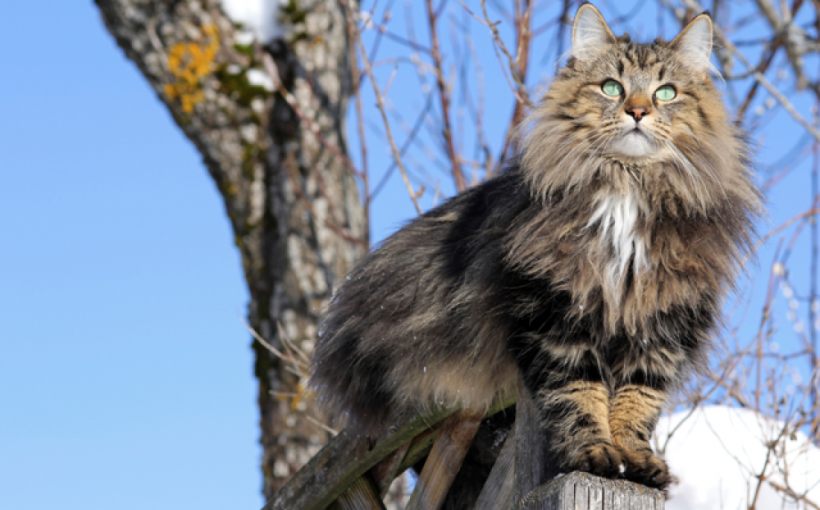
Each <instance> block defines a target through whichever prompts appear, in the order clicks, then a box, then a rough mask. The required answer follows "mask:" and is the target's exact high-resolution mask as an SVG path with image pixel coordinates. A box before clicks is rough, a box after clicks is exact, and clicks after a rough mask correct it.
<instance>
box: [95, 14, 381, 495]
mask: <svg viewBox="0 0 820 510" xmlns="http://www.w3.org/2000/svg"><path fill="white" fill-rule="evenodd" d="M96 3H97V5H98V6H99V8H100V10H101V12H102V16H103V19H104V21H105V24H106V26H107V27H108V29H109V31H110V32H111V33H112V34H113V35H114V37H115V38H116V40H117V43H118V44H119V45H120V47H121V48H122V49H123V50H124V51H125V53H126V55H127V56H128V57H129V58H130V59H131V60H133V61H134V62H135V63H136V64H137V66H138V67H139V69H140V70H141V71H142V73H143V74H144V75H145V77H146V78H147V80H148V82H149V83H150V84H151V86H152V87H153V88H154V90H155V91H156V92H157V94H158V96H159V98H160V100H162V101H163V102H164V103H165V104H166V105H167V107H168V109H169V111H170V112H171V114H172V115H173V117H174V119H175V120H176V122H177V124H178V125H179V126H180V128H181V129H182V130H183V131H184V132H185V134H186V135H187V136H188V138H189V139H190V140H191V141H192V142H193V143H194V144H195V145H196V147H197V148H198V149H199V151H200V153H201V154H202V157H203V159H204V161H205V164H206V166H207V168H208V171H209V172H210V174H211V176H212V177H213V179H214V181H215V182H216V185H217V187H218V189H219V191H220V193H221V195H222V197H223V199H224V203H225V208H226V210H227V213H228V216H229V217H230V220H231V224H232V226H233V230H234V234H235V242H236V245H237V247H238V248H239V250H240V252H241V254H242V264H243V267H244V270H245V277H246V279H247V282H248V287H249V289H250V296H251V302H250V306H249V312H248V319H249V322H250V324H251V326H252V327H253V328H254V329H255V330H256V331H257V332H258V333H259V334H260V335H261V336H262V337H263V338H264V339H266V340H267V341H268V342H269V343H270V344H271V345H272V346H273V347H274V348H276V349H277V350H279V351H281V352H284V353H285V354H286V355H288V356H290V357H292V358H293V359H294V360H300V359H302V358H304V356H302V355H300V354H298V353H295V350H291V349H298V350H300V351H301V353H303V354H305V355H306V354H309V353H310V352H311V351H312V349H313V343H314V339H315V337H316V335H317V328H318V320H319V317H320V314H321V313H322V311H323V309H324V308H325V306H326V304H327V301H328V299H329V297H330V294H331V289H332V286H333V284H334V282H335V281H336V280H337V279H338V278H340V277H342V276H343V275H345V274H346V273H347V272H348V270H349V269H350V267H351V264H352V263H353V262H354V261H355V260H356V259H357V258H358V257H359V256H360V255H362V254H363V253H364V252H365V251H366V250H367V225H366V221H365V213H364V210H363V206H362V203H361V201H360V200H359V193H358V184H357V180H356V173H355V170H353V168H352V165H350V164H349V161H348V159H347V156H346V146H345V133H344V116H345V111H346V106H347V99H348V97H349V96H350V94H351V91H352V78H351V76H352V72H351V66H350V58H349V48H350V45H349V41H348V30H347V19H346V16H345V11H344V8H343V6H342V5H341V4H340V2H339V1H336V0H314V1H308V0H291V1H290V2H289V3H288V4H287V6H286V7H283V9H282V10H281V13H280V22H281V25H282V30H283V34H284V35H283V36H282V39H279V40H276V41H274V42H272V43H271V44H269V45H268V46H267V47H265V48H264V49H263V48H260V47H258V46H256V45H253V44H249V43H248V42H247V41H245V40H244V39H243V38H242V37H238V35H239V31H238V29H237V28H236V27H235V26H234V25H233V24H232V22H231V21H230V20H229V19H228V18H227V17H226V16H225V15H224V13H223V12H222V10H221V7H220V4H219V2H218V1H217V0H198V1H197V0H189V1H180V0H96ZM265 55H268V56H269V57H272V61H273V63H274V65H273V66H268V71H266V70H265V60H266V59H267V58H268V57H266V56H265ZM273 67H275V68H276V73H270V72H269V71H270V69H271V68H273ZM275 74H278V77H279V79H280V80H281V81H280V82H277V81H276V80H275V79H274V80H273V81H274V86H273V87H265V86H260V85H259V83H261V82H260V81H259V80H258V79H255V78H256V77H257V76H267V77H270V76H271V75H275ZM279 83H281V86H279ZM272 88H274V89H276V92H272V91H271V89H272ZM286 92H287V93H286ZM286 98H287V99H286ZM283 336H284V338H283ZM254 350H255V352H256V376H257V377H258V379H259V408H260V413H261V420H260V424H261V429H262V434H261V443H262V446H263V449H264V452H263V457H262V471H263V473H264V488H263V492H264V494H265V496H266V497H268V498H269V497H270V496H271V495H272V494H273V492H274V491H275V490H276V489H277V488H278V487H279V486H281V485H282V484H283V483H284V482H285V481H286V480H287V479H288V478H290V476H291V475H292V474H293V473H294V472H295V471H296V470H297V469H298V468H299V467H300V466H301V465H302V464H304V463H305V462H306V461H307V460H308V459H309V458H310V457H311V456H312V455H313V454H314V453H316V452H317V451H318V450H319V449H320V448H321V446H322V445H323V444H324V443H326V442H327V433H326V432H324V431H323V429H322V428H321V427H319V426H317V425H315V424H314V423H313V422H312V421H311V420H308V419H307V418H306V416H307V415H313V416H316V413H315V412H314V411H315V409H314V405H313V404H312V403H311V401H310V399H309V398H307V399H305V398H302V397H303V396H304V393H305V392H304V386H303V383H304V380H303V372H304V362H302V363H301V365H302V366H301V368H299V369H295V368H296V367H295V365H299V363H298V362H296V363H289V362H286V361H283V360H282V359H280V358H279V357H277V356H276V355H274V354H272V353H271V352H270V351H269V350H268V349H267V348H265V347H263V346H262V345H260V344H259V343H254ZM292 369H293V370H292ZM293 372H302V373H301V374H296V373H293ZM206 376H207V375H206ZM294 395H295V396H294Z"/></svg>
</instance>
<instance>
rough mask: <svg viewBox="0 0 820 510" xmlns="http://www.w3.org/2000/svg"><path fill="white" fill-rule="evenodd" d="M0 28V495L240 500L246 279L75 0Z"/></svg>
mask: <svg viewBox="0 0 820 510" xmlns="http://www.w3.org/2000/svg"><path fill="white" fill-rule="evenodd" d="M3 13H4V15H3V17H2V21H0V24H2V30H0V39H2V43H3V44H4V46H5V47H6V48H7V51H3V52H2V55H0V68H1V69H2V75H3V79H2V80H0V97H2V100H0V104H2V111H3V114H2V116H0V155H1V156H0V158H2V164H0V175H2V182H3V185H2V186H0V218H2V219H0V239H2V241H0V243H1V245H2V248H0V343H1V344H2V349H1V350H0V352H1V353H2V354H0V508H7V509H12V508H14V509H45V508H58V507H59V508H67V509H95V508H109V507H110V506H111V505H112V504H116V506H118V507H121V508H126V509H128V508H134V509H136V508H156V509H161V508H194V507H196V508H214V509H215V508H260V507H261V506H262V503H263V501H262V497H261V496H260V486H261V479H260V475H259V471H258V469H257V463H258V458H259V448H258V446H257V442H256V441H257V436H258V433H257V412H256V402H255V399H256V387H255V384H254V379H253V378H252V357H251V351H250V348H249V345H250V338H249V335H248V334H247V332H246V331H245V330H244V328H243V326H242V324H241V322H240V317H242V316H243V315H244V314H245V309H246V303H247V292H246V290H245V287H244V281H243V276H242V272H241V266H240V261H239V256H238V253H237V251H236V250H235V248H234V246H233V243H232V238H233V236H232V234H231V232H230V228H229V225H228V222H227V219H226V217H225V214H224V212H223V207H222V204H221V200H220V198H219V196H218V194H217V192H216V190H215V187H214V185H213V183H212V181H211V179H210V177H209V176H208V175H207V173H206V171H205V168H204V167H203V165H202V163H201V161H200V157H199V155H198V154H197V152H196V151H195V150H194V148H193V147H192V145H191V144H190V143H189V142H188V141H187V140H186V139H185V138H184V137H183V135H182V133H181V132H180V130H179V129H177V127H176V126H175V125H174V124H173V121H172V119H171V117H170V116H169V115H168V113H167V112H166V110H165V108H164V106H162V105H161V104H160V103H159V101H158V100H157V99H156V97H155V95H154V93H153V91H151V90H150V89H149V87H148V86H147V84H146V82H145V80H144V79H143V78H142V76H141V75H140V74H139V72H138V71H137V69H136V67H135V66H134V65H132V64H131V63H130V62H129V61H127V60H126V59H125V56H124V55H123V53H122V52H121V51H120V49H119V48H118V47H116V45H115V44H114V41H113V39H112V38H111V37H110V36H109V34H108V33H107V31H105V29H104V27H103V25H102V22H101V18H100V16H99V14H98V12H97V9H96V7H95V6H94V5H93V4H92V2H90V1H84V2H48V6H45V5H43V4H41V3H32V2H10V3H8V4H7V5H6V6H5V7H4V9H3Z"/></svg>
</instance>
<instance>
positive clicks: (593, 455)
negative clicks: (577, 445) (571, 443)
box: [566, 443, 626, 478]
mask: <svg viewBox="0 0 820 510" xmlns="http://www.w3.org/2000/svg"><path fill="white" fill-rule="evenodd" d="M568 464H569V465H568V466H566V467H567V469H566V470H567V472H569V471H585V472H587V473H590V474H593V475H597V476H603V477H605V478H615V477H617V476H620V475H621V473H623V472H624V469H625V468H626V462H625V461H624V458H623V454H622V453H621V451H620V450H619V449H618V448H617V447H615V446H612V445H610V444H606V443H598V444H594V445H591V446H587V447H584V448H583V449H581V450H580V451H579V452H577V453H576V454H575V455H574V456H573V459H572V460H571V461H570V462H569V463H568Z"/></svg>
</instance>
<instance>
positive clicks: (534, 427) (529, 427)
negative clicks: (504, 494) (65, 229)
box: [514, 380, 558, 501]
mask: <svg viewBox="0 0 820 510" xmlns="http://www.w3.org/2000/svg"><path fill="white" fill-rule="evenodd" d="M540 421H541V420H540V418H539V415H538V408H537V407H536V404H535V400H533V398H532V395H531V394H530V392H529V390H528V389H527V387H526V386H525V385H524V381H520V380H519V382H518V401H517V402H516V404H515V427H514V429H515V501H521V499H522V498H523V497H524V496H526V495H527V494H529V493H530V492H532V491H533V490H534V489H535V488H536V487H538V486H539V485H541V484H542V483H544V482H546V481H547V480H551V479H552V478H554V477H555V475H557V474H558V471H557V469H556V467H555V466H554V465H553V464H552V463H551V462H550V461H549V450H548V447H547V445H548V441H549V439H548V438H547V435H546V432H545V431H544V429H543V428H542V427H541V426H540Z"/></svg>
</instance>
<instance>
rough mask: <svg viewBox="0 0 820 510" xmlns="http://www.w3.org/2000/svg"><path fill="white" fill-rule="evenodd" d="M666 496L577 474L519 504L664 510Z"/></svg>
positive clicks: (535, 508)
mask: <svg viewBox="0 0 820 510" xmlns="http://www.w3.org/2000/svg"><path fill="white" fill-rule="evenodd" d="M665 502H666V501H665V498H664V495H663V492H661V491H659V490H656V489H650V488H649V487H644V486H643V485H638V484H636V483H634V482H628V481H626V480H609V479H606V478H600V477H598V476H593V475H590V474H589V473H581V472H579V471H574V472H572V473H570V474H568V475H566V476H562V477H560V478H557V479H555V480H552V481H550V482H548V483H546V484H544V485H542V486H540V487H538V488H537V489H535V490H534V491H532V492H531V493H529V494H527V495H526V496H525V497H524V498H523V499H522V500H521V501H520V503H519V505H518V508H519V509H521V510H663V509H664V505H665Z"/></svg>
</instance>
